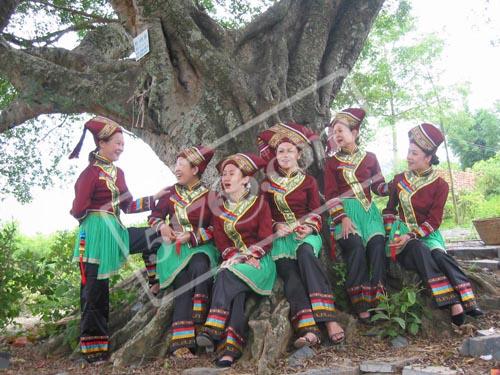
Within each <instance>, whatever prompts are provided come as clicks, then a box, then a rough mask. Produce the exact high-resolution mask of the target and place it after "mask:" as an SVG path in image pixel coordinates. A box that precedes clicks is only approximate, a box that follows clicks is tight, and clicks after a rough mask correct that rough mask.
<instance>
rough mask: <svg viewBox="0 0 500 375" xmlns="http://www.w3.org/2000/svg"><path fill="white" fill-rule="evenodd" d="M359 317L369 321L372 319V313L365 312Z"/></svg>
mask: <svg viewBox="0 0 500 375" xmlns="http://www.w3.org/2000/svg"><path fill="white" fill-rule="evenodd" d="M359 317H360V318H361V319H368V318H369V317H370V313H369V312H368V311H363V312H360V313H359Z"/></svg>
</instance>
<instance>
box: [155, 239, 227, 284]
mask: <svg viewBox="0 0 500 375" xmlns="http://www.w3.org/2000/svg"><path fill="white" fill-rule="evenodd" d="M199 253H202V254H205V255H206V256H207V257H208V259H209V260H210V268H212V269H213V268H215V267H217V264H218V261H219V252H218V251H217V249H216V248H215V246H214V245H213V243H212V242H211V241H210V242H207V243H205V244H202V245H199V246H196V247H191V246H190V245H189V244H182V245H181V252H180V254H177V253H176V251H175V243H169V244H167V243H163V244H162V245H161V246H160V248H159V249H158V253H157V256H156V273H157V275H158V278H159V280H160V287H161V288H168V287H169V286H170V285H171V284H172V283H173V281H174V280H175V278H176V277H177V275H178V274H179V272H181V271H182V270H183V269H184V268H185V267H186V266H187V265H188V264H189V261H190V260H191V258H192V257H193V255H195V254H199Z"/></svg>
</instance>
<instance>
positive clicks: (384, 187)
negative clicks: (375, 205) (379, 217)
mask: <svg viewBox="0 0 500 375" xmlns="http://www.w3.org/2000/svg"><path fill="white" fill-rule="evenodd" d="M377 195H379V196H381V197H386V196H388V195H389V184H388V183H387V182H383V183H380V184H379V185H378V186H377Z"/></svg>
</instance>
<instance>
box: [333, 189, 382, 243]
mask: <svg viewBox="0 0 500 375" xmlns="http://www.w3.org/2000/svg"><path fill="white" fill-rule="evenodd" d="M342 203H343V205H344V212H345V213H346V214H347V216H349V219H351V221H352V222H353V224H354V225H355V227H356V232H357V234H358V235H359V236H360V237H361V239H362V240H363V245H364V246H366V244H367V243H368V241H370V239H372V238H373V237H374V236H377V235H381V236H385V229H384V221H383V220H382V215H381V214H380V211H379V210H378V208H377V206H376V205H375V203H373V202H372V204H371V205H370V208H369V209H368V211H365V209H364V207H363V205H362V204H361V203H360V201H359V200H357V199H356V198H343V199H342ZM335 239H336V240H340V239H342V224H341V223H339V224H337V225H336V226H335Z"/></svg>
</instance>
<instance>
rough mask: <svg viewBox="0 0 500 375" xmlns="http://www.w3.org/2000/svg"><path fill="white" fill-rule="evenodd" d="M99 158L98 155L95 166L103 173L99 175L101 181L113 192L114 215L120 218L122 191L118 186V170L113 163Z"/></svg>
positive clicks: (112, 206)
mask: <svg viewBox="0 0 500 375" xmlns="http://www.w3.org/2000/svg"><path fill="white" fill-rule="evenodd" d="M98 156H99V155H96V161H95V163H94V165H95V166H96V167H99V168H100V169H101V170H102V172H103V173H99V180H103V181H104V182H105V183H106V186H107V187H108V189H109V191H110V192H111V208H112V210H113V212H114V214H115V215H116V216H117V217H118V216H120V190H119V189H118V186H116V178H117V175H118V169H117V168H116V166H115V165H114V164H113V163H111V162H107V161H106V159H104V158H102V157H98Z"/></svg>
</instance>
